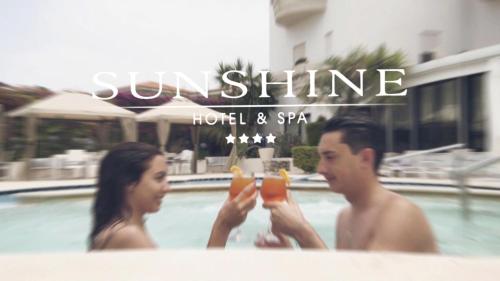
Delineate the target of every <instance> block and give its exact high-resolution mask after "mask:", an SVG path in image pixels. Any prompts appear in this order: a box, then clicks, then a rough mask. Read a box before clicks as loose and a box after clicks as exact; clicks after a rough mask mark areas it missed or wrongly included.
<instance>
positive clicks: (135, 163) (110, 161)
mask: <svg viewBox="0 0 500 281" xmlns="http://www.w3.org/2000/svg"><path fill="white" fill-rule="evenodd" d="M156 155H162V153H161V152H160V151H159V150H158V149H156V148H155V147H154V146H151V145H149V144H144V143H139V142H126V143H122V144H119V145H117V146H115V147H114V148H112V149H111V150H110V151H109V152H108V154H106V156H105V157H104V158H103V159H102V161H101V164H100V167H99V179H98V181H97V193H96V196H95V200H94V205H93V207H92V215H93V226H92V231H91V232H90V236H89V248H90V249H92V248H93V245H94V239H95V237H96V236H97V234H98V233H99V232H100V231H101V230H103V229H104V228H105V227H106V226H108V225H110V224H112V223H113V222H116V221H119V220H121V219H123V218H124V214H123V211H124V210H125V209H126V208H127V206H126V202H125V194H126V188H127V187H128V186H130V185H131V184H135V183H138V182H139V181H140V179H141V176H142V174H143V173H144V172H145V171H146V170H147V169H148V168H149V163H150V161H151V160H152V159H153V157H154V156H156Z"/></svg>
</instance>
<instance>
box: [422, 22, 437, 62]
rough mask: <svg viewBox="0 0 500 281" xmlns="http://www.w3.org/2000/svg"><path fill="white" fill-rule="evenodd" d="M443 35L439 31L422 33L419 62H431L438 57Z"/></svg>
mask: <svg viewBox="0 0 500 281" xmlns="http://www.w3.org/2000/svg"><path fill="white" fill-rule="evenodd" d="M441 33H442V32H441V31H439V30H424V31H423V32H421V33H420V35H419V41H420V57H419V62H421V63H422V62H426V61H430V60H433V59H435V58H436V57H437V54H438V53H439V47H440V45H441Z"/></svg>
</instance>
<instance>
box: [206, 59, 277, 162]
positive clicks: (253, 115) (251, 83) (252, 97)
mask: <svg viewBox="0 0 500 281" xmlns="http://www.w3.org/2000/svg"><path fill="white" fill-rule="evenodd" d="M233 70H238V71H242V72H244V73H245V74H246V75H245V76H243V75H240V74H239V73H234V72H233V73H229V74H228V78H229V79H230V80H232V81H234V82H238V83H241V84H243V85H245V86H246V87H247V89H248V92H247V94H246V95H245V96H243V97H240V98H237V99H229V98H228V99H226V101H225V104H229V105H273V104H276V103H277V99H276V98H275V96H274V95H275V94H276V93H277V91H278V89H279V88H278V87H277V86H276V85H267V93H268V95H269V96H270V97H269V98H259V96H260V95H261V92H262V79H261V76H260V73H259V74H256V73H255V72H254V66H253V64H252V63H250V62H248V63H246V65H245V63H244V62H243V61H242V60H241V59H237V60H236V62H235V63H234V64H226V63H224V62H220V63H219V65H218V68H217V70H216V71H217V74H216V77H215V79H216V80H217V81H218V82H219V86H220V88H221V90H223V91H225V92H226V93H227V94H228V95H230V96H239V95H241V93H242V90H241V89H240V88H238V87H234V86H231V85H228V84H226V83H225V82H224V81H223V79H222V77H223V75H224V73H226V72H228V71H233ZM267 81H272V77H271V75H270V74H268V77H267ZM272 110H273V107H230V108H225V109H223V110H221V111H223V112H225V113H236V117H237V120H238V121H239V116H240V115H241V116H242V120H243V121H244V122H245V124H238V125H237V131H238V135H241V134H243V133H245V134H246V135H247V136H252V135H254V134H255V133H256V132H257V131H258V127H259V126H261V125H259V124H258V123H257V116H258V114H259V113H263V114H264V115H266V116H268V113H269V112H270V111H272ZM206 134H208V135H211V136H212V137H215V138H217V139H218V140H219V142H220V144H221V145H223V146H224V145H225V144H226V140H225V138H224V137H225V136H227V135H228V134H229V129H228V128H222V127H211V128H207V130H206ZM246 147H247V146H246V145H243V146H240V145H239V147H238V151H239V152H242V151H243V152H244V150H246ZM239 154H240V156H241V153H239Z"/></svg>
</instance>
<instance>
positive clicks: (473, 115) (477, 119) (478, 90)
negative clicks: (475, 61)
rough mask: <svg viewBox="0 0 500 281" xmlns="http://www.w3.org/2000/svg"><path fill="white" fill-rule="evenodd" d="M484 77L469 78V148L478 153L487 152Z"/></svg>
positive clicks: (474, 76)
mask: <svg viewBox="0 0 500 281" xmlns="http://www.w3.org/2000/svg"><path fill="white" fill-rule="evenodd" d="M482 78H483V75H482V74H478V75H473V76H469V77H467V87H466V91H467V106H468V112H469V114H468V120H467V122H468V126H467V128H468V129H469V131H468V135H469V136H468V140H469V143H468V147H469V148H472V149H474V150H476V151H484V150H485V123H486V116H485V115H486V114H485V113H484V106H483V105H484V95H483V87H482V81H483V79H482Z"/></svg>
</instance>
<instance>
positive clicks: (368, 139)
mask: <svg viewBox="0 0 500 281" xmlns="http://www.w3.org/2000/svg"><path fill="white" fill-rule="evenodd" d="M336 131H339V132H341V133H342V142H343V143H345V144H347V145H348V146H349V148H350V149H351V152H352V153H354V154H356V153H358V152H359V151H360V150H361V149H363V148H372V149H373V150H375V163H374V164H375V165H374V171H375V172H377V171H378V168H379V166H380V163H381V162H382V158H383V157H384V152H385V139H384V137H385V136H384V130H383V129H382V127H381V126H380V125H378V124H377V123H375V122H374V121H373V120H372V119H370V118H369V117H368V116H366V115H365V114H362V113H358V114H353V113H351V114H344V115H339V116H335V117H333V118H331V119H330V120H328V121H327V122H326V124H325V126H324V127H323V132H322V133H323V134H325V133H331V132H336Z"/></svg>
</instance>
